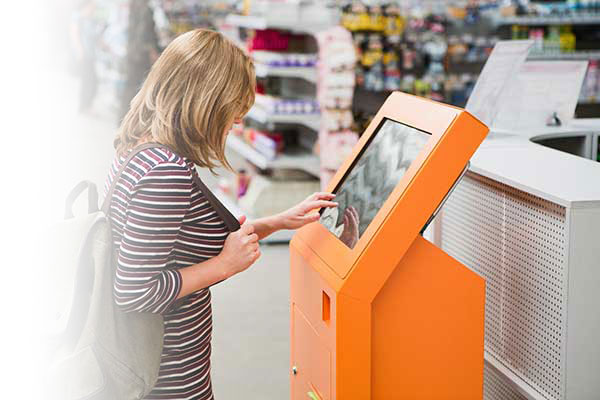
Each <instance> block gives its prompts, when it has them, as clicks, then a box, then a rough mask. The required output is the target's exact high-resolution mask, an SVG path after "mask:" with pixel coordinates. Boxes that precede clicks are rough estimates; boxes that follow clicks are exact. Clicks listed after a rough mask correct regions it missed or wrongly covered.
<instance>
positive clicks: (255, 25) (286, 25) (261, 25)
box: [225, 14, 334, 34]
mask: <svg viewBox="0 0 600 400" xmlns="http://www.w3.org/2000/svg"><path fill="white" fill-rule="evenodd" d="M225 22H226V23H227V24H229V25H234V26H238V27H240V28H246V29H261V30H262V29H280V30H285V31H290V32H294V33H308V34H314V33H315V32H318V31H319V30H321V29H324V28H327V27H329V26H331V25H332V24H333V23H334V22H333V21H331V20H329V19H327V18H326V17H325V18H323V20H322V21H313V23H306V21H305V20H303V19H302V18H300V19H299V20H295V19H289V20H287V21H286V20H285V19H284V18H281V16H278V15H267V16H253V15H238V14H229V15H228V16H227V17H226V18H225Z"/></svg>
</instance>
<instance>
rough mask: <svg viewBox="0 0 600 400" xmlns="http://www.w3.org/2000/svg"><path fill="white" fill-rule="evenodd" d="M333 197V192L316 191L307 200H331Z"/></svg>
mask: <svg viewBox="0 0 600 400" xmlns="http://www.w3.org/2000/svg"><path fill="white" fill-rule="evenodd" d="M334 198H335V194H333V193H327V192H316V193H313V194H312V195H311V196H310V197H309V200H332V199H334Z"/></svg>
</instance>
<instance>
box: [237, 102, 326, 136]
mask: <svg viewBox="0 0 600 400" xmlns="http://www.w3.org/2000/svg"><path fill="white" fill-rule="evenodd" d="M246 117H247V118H250V119H253V120H254V121H256V122H260V123H261V124H268V125H274V124H293V125H303V126H306V127H307V128H310V129H312V130H315V131H318V130H319V124H320V123H321V122H320V121H321V117H320V116H319V114H269V113H268V112H266V111H265V110H263V109H262V108H260V107H258V106H254V107H252V108H251V109H250V111H249V112H248V114H247V115H246Z"/></svg>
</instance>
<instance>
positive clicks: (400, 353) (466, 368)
mask: <svg viewBox="0 0 600 400" xmlns="http://www.w3.org/2000/svg"><path fill="white" fill-rule="evenodd" d="M484 306H485V281H484V280H483V279H482V278H481V277H479V276H478V275H477V274H475V273H474V272H472V271H471V270H469V269H468V268H466V267H465V266H463V265H462V264H460V263H459V262H458V261H456V260H454V259H453V258H452V257H450V256H449V255H447V254H446V253H444V252H443V251H442V250H440V249H438V248H437V247H435V246H434V245H433V244H431V243H430V242H428V241H427V240H425V239H423V238H422V237H418V238H417V239H416V240H415V241H414V243H413V244H412V246H411V247H410V248H409V250H408V252H407V253H406V255H405V256H404V258H403V259H402V261H401V263H400V264H399V265H398V267H397V268H396V269H395V270H394V272H393V274H392V275H391V276H390V278H389V279H388V280H387V282H386V284H385V286H384V287H383V289H382V290H381V292H379V294H378V295H377V297H376V298H375V301H373V304H372V310H371V312H372V317H371V320H372V332H371V349H372V350H371V357H372V358H371V364H372V366H373V367H372V373H371V382H372V396H371V399H373V400H375V399H377V400H387V399H398V400H401V399H406V400H421V399H422V400H425V399H440V400H441V399H460V400H475V399H481V398H482V396H483V337H484V329H483V327H484ZM346 334H351V333H348V332H347V333H346Z"/></svg>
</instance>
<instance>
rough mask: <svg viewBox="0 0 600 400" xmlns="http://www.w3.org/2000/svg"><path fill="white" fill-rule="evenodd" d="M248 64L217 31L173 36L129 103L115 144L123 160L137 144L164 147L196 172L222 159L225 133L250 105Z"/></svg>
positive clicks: (251, 92) (251, 67)
mask: <svg viewBox="0 0 600 400" xmlns="http://www.w3.org/2000/svg"><path fill="white" fill-rule="evenodd" d="M255 90H256V77H255V73H254V65H253V64H252V61H251V59H250V58H249V57H248V56H247V55H246V54H245V53H244V52H243V51H242V50H241V49H240V48H238V47H237V46H236V45H235V44H233V43H232V42H231V41H229V40H228V39H227V38H225V37H224V36H223V35H221V34H220V33H218V32H214V31H210V30H204V29H197V30H193V31H190V32H187V33H184V34H183V35H180V36H179V37H177V38H176V39H175V40H174V41H173V42H171V44H169V46H167V48H166V49H165V50H164V52H163V53H162V54H161V56H160V57H159V58H158V60H156V62H155V63H154V65H153V66H152V69H151V70H150V73H149V74H148V77H147V78H146V81H145V82H144V84H143V85H142V88H141V89H140V91H139V92H138V93H137V95H136V96H135V97H134V98H133V100H132V101H131V108H130V109H129V111H128V112H127V114H126V115H125V118H124V119H123V122H122V123H121V126H120V128H119V132H118V134H117V137H116V138H115V141H114V146H115V149H116V151H117V154H119V155H123V154H125V153H126V152H127V150H129V149H131V148H133V147H134V146H135V145H136V144H137V143H139V142H140V141H146V140H152V141H157V142H159V143H162V144H165V145H168V146H170V147H172V148H173V149H174V150H176V151H177V152H178V153H179V155H181V156H184V157H187V158H188V159H189V160H191V161H193V162H194V163H196V164H198V165H199V166H201V167H206V168H209V169H210V170H211V171H213V168H215V167H216V166H217V163H216V162H220V163H221V164H222V165H224V166H225V167H227V168H230V169H231V166H230V165H229V163H228V162H227V160H226V159H225V138H226V134H225V133H226V131H227V130H228V129H229V128H230V126H231V124H232V123H233V121H234V120H235V119H236V118H239V117H241V116H243V115H244V114H246V113H247V112H248V110H249V109H250V107H251V106H252V104H253V103H254V93H255Z"/></svg>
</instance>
